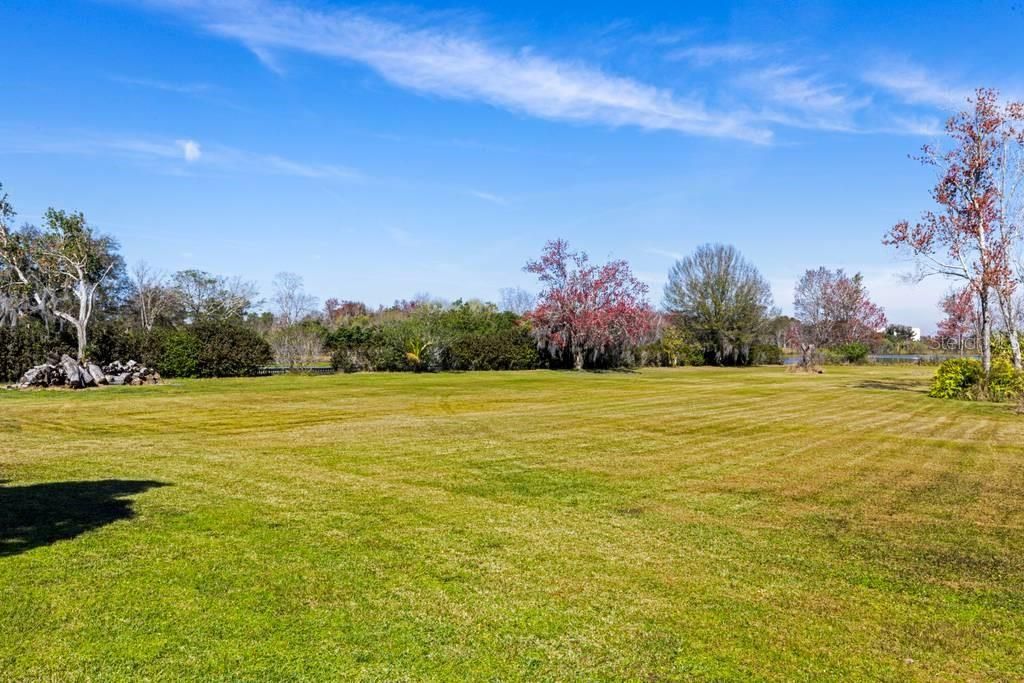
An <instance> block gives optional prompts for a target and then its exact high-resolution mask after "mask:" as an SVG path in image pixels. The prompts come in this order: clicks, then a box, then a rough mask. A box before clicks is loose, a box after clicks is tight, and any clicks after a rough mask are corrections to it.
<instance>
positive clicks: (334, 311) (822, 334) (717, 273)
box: [0, 191, 883, 380]
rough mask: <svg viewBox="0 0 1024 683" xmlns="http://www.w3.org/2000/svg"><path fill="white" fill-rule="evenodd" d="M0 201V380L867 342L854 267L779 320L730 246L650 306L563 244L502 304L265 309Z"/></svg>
mask: <svg viewBox="0 0 1024 683" xmlns="http://www.w3.org/2000/svg"><path fill="white" fill-rule="evenodd" d="M15 216H16V214H15V212H14V208H13V206H12V205H11V203H10V200H9V198H8V196H7V195H6V194H4V193H2V191H0V375H2V376H3V378H4V379H5V380H12V379H16V378H17V377H18V376H19V375H20V374H21V373H22V372H24V371H25V370H26V369H27V368H28V367H31V366H32V365H35V364H37V363H39V362H41V361H43V360H46V359H48V358H51V357H53V356H56V355H59V354H61V353H65V352H72V353H75V354H76V355H77V357H78V358H79V359H80V360H82V361H84V360H86V359H87V358H88V359H90V360H93V361H96V362H100V363H109V362H111V361H114V360H123V359H126V358H131V359H137V360H140V361H142V362H145V363H147V364H149V365H152V366H153V367H155V368H157V369H158V370H159V371H160V372H161V373H162V374H165V375H167V376H194V377H215V376H228V375H247V374H254V373H256V372H257V371H258V370H259V368H260V367H261V366H263V365H266V364H270V363H277V364H280V365H284V366H286V367H290V368H296V369H299V368H304V367H308V366H311V365H314V364H318V363H327V362H329V363H330V364H331V365H332V366H333V367H334V368H335V369H337V370H340V371H349V372H351V371H402V370H412V371H425V370H515V369H529V368H575V369H584V368H588V369H601V368H612V367H621V366H639V365H687V364H689V365H696V364H713V365H751V364H755V363H773V362H779V361H780V360H781V357H782V349H783V348H784V347H785V346H786V345H787V344H790V345H791V344H792V343H793V340H795V339H796V340H799V342H800V344H801V348H803V349H804V354H805V356H806V360H807V362H808V363H811V362H813V358H812V356H813V354H814V352H815V350H817V349H822V348H831V347H834V346H836V345H841V344H844V343H846V344H848V343H853V342H862V341H868V340H870V338H871V337H872V335H877V328H878V325H879V321H880V320H882V319H883V318H881V317H879V315H880V314H878V309H877V307H875V306H874V304H871V303H870V302H869V301H868V299H867V292H866V290H865V289H864V287H863V282H862V279H861V278H860V276H859V275H855V276H852V277H848V276H846V275H845V274H844V273H843V272H842V271H827V270H825V269H819V270H816V271H808V273H807V275H806V276H805V278H804V280H803V281H802V284H801V286H800V287H798V291H797V299H796V302H795V305H796V307H797V310H798V311H801V312H802V313H804V314H805V315H803V316H802V318H801V320H795V319H793V318H789V317H786V316H782V315H780V314H779V311H778V309H777V308H775V306H774V304H773V301H772V295H771V290H770V287H769V285H768V283H767V281H766V280H765V278H764V277H763V276H761V274H760V273H759V272H758V271H757V269H756V268H755V267H754V266H753V265H752V264H750V263H749V262H748V261H746V260H745V259H744V257H743V256H742V255H741V254H740V252H739V251H738V250H737V249H735V248H734V247H731V246H725V245H711V244H709V245H704V246H702V247H700V248H698V249H697V250H696V251H695V252H694V253H693V254H692V255H691V256H688V257H686V258H684V259H681V260H680V261H679V262H678V263H676V264H675V266H674V267H673V268H672V270H671V272H670V273H669V277H668V284H667V285H666V287H665V292H664V306H663V307H662V308H661V309H660V310H657V309H655V308H654V307H653V306H651V304H650V303H649V301H648V291H647V286H646V285H645V284H644V283H642V282H640V281H639V280H638V279H637V278H636V277H635V276H634V275H633V273H632V271H631V269H630V266H629V264H628V263H626V262H625V261H621V260H615V261H610V262H607V263H595V262H592V261H591V259H590V258H589V256H588V255H587V254H586V253H585V252H582V251H577V250H573V249H572V248H571V247H570V245H569V244H568V243H567V242H566V241H564V240H554V241H552V242H549V243H548V244H547V245H546V246H545V248H544V250H543V251H542V253H541V255H540V256H539V258H537V259H536V260H532V261H530V262H529V263H527V264H526V265H525V266H524V270H525V271H527V272H528V273H531V274H533V275H535V276H536V277H537V280H538V283H539V285H540V287H541V289H540V292H539V293H538V294H537V295H533V294H530V293H527V292H525V291H523V290H521V289H507V290H503V292H502V297H501V301H500V302H499V303H488V302H481V301H472V300H471V301H461V300H460V301H456V302H454V303H448V302H443V301H439V300H434V299H431V298H430V297H429V296H420V297H416V298H415V299H413V300H411V301H400V302H395V304H394V305H392V306H388V307H379V308H377V309H370V308H369V307H367V306H366V305H365V304H363V303H360V302H354V301H343V300H339V299H328V300H327V301H326V302H325V303H324V305H323V306H322V307H320V306H318V302H317V300H316V299H315V298H314V297H312V296H311V295H310V294H309V293H308V292H306V291H305V289H304V285H303V281H302V278H301V277H300V276H298V275H295V274H292V273H281V274H279V275H278V276H277V277H276V278H275V279H274V282H273V291H272V293H271V295H270V297H269V300H263V299H261V298H260V295H259V292H258V290H257V288H256V287H255V285H253V284H252V283H251V282H247V281H245V280H243V279H240V278H228V277H223V276H219V275H215V274H211V273H207V272H204V271H200V270H194V269H191V270H182V271H179V272H175V273H171V274H165V273H161V272H158V271H156V270H154V269H152V268H150V267H149V266H147V265H146V264H145V263H139V264H137V265H136V266H135V267H134V268H132V269H130V270H129V269H128V268H127V267H126V265H125V262H124V259H123V258H122V256H121V255H120V252H119V247H118V243H117V241H116V240H114V239H113V238H112V237H110V236H108V235H104V234H101V233H99V232H98V231H96V230H95V229H94V228H93V227H92V226H91V225H90V224H89V223H88V222H87V221H86V219H85V217H84V216H83V215H82V214H81V213H77V212H72V213H68V212H65V211H59V210H55V209H50V210H48V211H47V212H46V214H45V216H44V221H43V225H42V227H37V226H34V225H30V224H26V225H23V226H21V227H19V228H15V227H14V225H13V221H14V218H15Z"/></svg>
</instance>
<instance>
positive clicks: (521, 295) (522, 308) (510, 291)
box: [498, 287, 537, 315]
mask: <svg viewBox="0 0 1024 683" xmlns="http://www.w3.org/2000/svg"><path fill="white" fill-rule="evenodd" d="M536 303H537V297H536V296H535V295H533V294H531V293H530V292H527V291H526V290H525V289H520V288H519V287H503V288H502V289H501V303H500V304H499V306H498V308H499V309H500V310H502V311H508V312H510V313H515V314H516V315H526V314H527V313H529V312H530V311H532V310H533V307H534V306H535V305H536Z"/></svg>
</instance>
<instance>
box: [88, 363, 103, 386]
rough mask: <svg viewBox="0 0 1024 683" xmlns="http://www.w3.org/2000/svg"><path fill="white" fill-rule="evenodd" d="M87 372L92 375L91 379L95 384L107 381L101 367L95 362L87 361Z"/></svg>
mask: <svg viewBox="0 0 1024 683" xmlns="http://www.w3.org/2000/svg"><path fill="white" fill-rule="evenodd" d="M89 374H90V375H92V379H93V381H94V382H96V384H106V383H107V376H106V375H104V374H103V370H102V368H100V366H98V365H96V364H95V363H89Z"/></svg>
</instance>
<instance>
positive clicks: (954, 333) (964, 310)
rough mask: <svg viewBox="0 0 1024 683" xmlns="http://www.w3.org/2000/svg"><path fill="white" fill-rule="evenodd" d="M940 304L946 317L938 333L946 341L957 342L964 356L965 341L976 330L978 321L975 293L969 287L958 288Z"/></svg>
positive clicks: (939, 325)
mask: <svg viewBox="0 0 1024 683" xmlns="http://www.w3.org/2000/svg"><path fill="white" fill-rule="evenodd" d="M940 305H941V306H942V312H943V313H945V314H946V317H945V318H943V319H942V320H941V321H940V322H939V324H938V327H937V329H936V335H937V336H938V337H939V339H941V340H942V341H944V342H945V341H948V342H952V343H955V344H956V348H957V352H958V353H959V354H960V355H961V356H962V355H964V345H965V342H966V340H967V338H968V337H969V336H970V335H971V334H972V333H974V332H975V329H976V326H977V322H978V321H977V311H976V310H975V306H974V293H973V292H972V291H971V290H970V289H968V288H964V289H958V290H956V291H953V292H950V293H949V294H947V295H946V297H945V298H944V299H943V300H942V301H941V302H940Z"/></svg>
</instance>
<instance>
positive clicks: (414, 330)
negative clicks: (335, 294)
mask: <svg viewBox="0 0 1024 683" xmlns="http://www.w3.org/2000/svg"><path fill="white" fill-rule="evenodd" d="M327 348H329V349H330V350H331V365H332V366H333V367H334V368H335V369H336V370H341V371H343V372H357V371H361V370H377V371H393V372H394V371H408V370H415V371H422V370H428V371H435V370H522V369H527V368H534V367H538V366H539V364H540V360H541V359H540V357H539V355H538V352H537V348H536V344H535V342H534V341H533V339H532V337H531V336H530V332H529V329H528V328H527V327H526V326H525V325H524V324H523V323H522V322H521V321H520V319H519V317H518V316H516V315H514V314H512V313H499V312H498V311H496V310H495V309H494V307H492V306H485V305H479V304H468V303H462V302H456V303H455V304H454V305H453V306H451V307H450V308H447V309H439V308H434V309H428V310H422V311H417V312H414V313H412V314H410V315H408V316H406V317H399V318H393V319H385V320H371V319H370V318H368V317H366V318H363V319H356V320H352V321H349V322H348V323H346V324H344V325H341V326H340V327H338V328H337V329H336V330H334V331H333V332H332V333H331V334H330V335H328V337H327Z"/></svg>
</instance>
